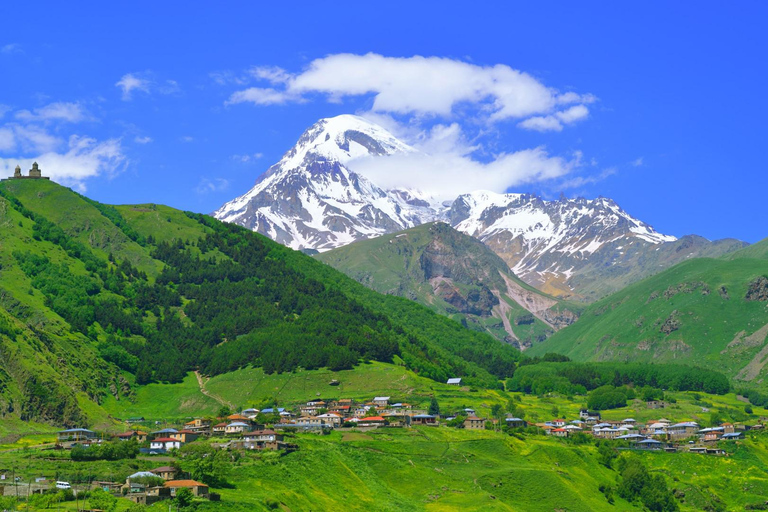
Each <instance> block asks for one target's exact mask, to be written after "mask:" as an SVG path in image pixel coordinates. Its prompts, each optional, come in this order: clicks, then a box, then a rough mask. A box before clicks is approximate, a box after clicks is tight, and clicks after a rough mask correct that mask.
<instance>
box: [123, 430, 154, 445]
mask: <svg viewBox="0 0 768 512" xmlns="http://www.w3.org/2000/svg"><path fill="white" fill-rule="evenodd" d="M115 438H116V439H117V440H118V441H130V440H131V439H134V440H136V442H139V443H143V442H144V441H146V440H147V433H146V432H142V431H141V430H133V431H131V432H123V433H122V434H117V435H116V436H115Z"/></svg>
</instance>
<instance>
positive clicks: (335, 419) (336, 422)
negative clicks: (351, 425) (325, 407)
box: [316, 412, 344, 428]
mask: <svg viewBox="0 0 768 512" xmlns="http://www.w3.org/2000/svg"><path fill="white" fill-rule="evenodd" d="M316 417H317V418H319V419H320V420H322V421H323V423H325V424H326V425H327V426H329V427H331V428H336V427H340V426H341V424H342V422H343V421H344V420H343V418H342V417H341V415H340V414H336V413H335V412H327V413H325V414H318V415H317V416H316Z"/></svg>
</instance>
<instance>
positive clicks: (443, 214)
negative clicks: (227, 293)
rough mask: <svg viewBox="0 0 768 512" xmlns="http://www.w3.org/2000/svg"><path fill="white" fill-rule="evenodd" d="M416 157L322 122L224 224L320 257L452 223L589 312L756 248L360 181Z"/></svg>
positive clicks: (356, 120)
mask: <svg viewBox="0 0 768 512" xmlns="http://www.w3.org/2000/svg"><path fill="white" fill-rule="evenodd" d="M414 152H416V150H415V149H414V148H412V147H410V146H408V145H407V144H405V143H404V142H402V141H400V140H398V139H397V138H395V137H394V136H393V135H392V134H391V133H389V132H387V131H386V130H385V129H383V128H382V127H380V126H377V125H376V124H374V123H371V122H369V121H367V120H365V119H363V118H360V117H356V116H349V115H342V116H338V117H334V118H329V119H321V120H320V121H318V122H317V123H315V124H314V125H313V126H311V127H310V128H309V129H308V130H306V131H305V132H304V134H303V135H302V136H301V137H300V138H299V140H298V142H297V143H296V145H295V146H294V147H293V148H292V149H291V150H289V151H288V152H287V153H286V154H285V155H284V156H283V158H282V159H281V160H280V161H279V162H278V163H276V164H275V165H273V166H272V167H270V168H269V169H268V170H267V171H266V172H265V173H264V174H263V175H261V176H260V177H259V179H258V180H257V182H256V184H255V186H254V187H253V188H252V189H251V190H250V191H248V192H247V193H246V194H244V195H242V196H240V197H238V198H236V199H234V200H232V201H230V202H228V203H226V204H225V205H223V206H222V207H221V208H220V209H218V210H217V211H216V212H214V214H213V215H214V216H215V217H216V218H218V219H220V220H223V221H226V222H232V223H235V224H239V225H241V226H245V227H247V228H249V229H251V230H254V231H257V232H259V233H261V234H264V235H266V236H268V237H270V238H271V239H273V240H276V241H278V242H280V243H282V244H284V245H287V246H289V247H292V248H295V249H303V250H307V251H309V252H314V251H320V252H323V251H327V250H330V249H333V248H337V247H341V246H344V245H347V244H349V243H352V242H355V241H358V240H366V239H371V238H375V237H377V236H381V235H383V234H388V233H394V232H398V231H401V230H403V229H408V228H410V227H414V226H418V225H421V224H424V223H426V222H432V221H435V220H441V221H445V222H448V223H449V224H450V225H451V226H453V227H454V228H456V229H458V230H459V231H461V232H463V233H466V234H468V235H471V236H474V237H475V238H478V239H479V240H481V241H482V242H484V243H485V244H486V245H488V246H489V247H490V248H491V249H492V250H493V251H494V252H496V254H498V255H499V256H500V257H501V258H502V259H503V260H504V261H505V262H506V263H507V265H508V266H509V267H511V268H512V271H513V272H514V273H515V274H516V275H518V276H519V277H520V278H521V279H523V280H524V281H525V282H526V283H528V284H530V285H533V286H535V287H537V288H539V289H541V290H543V291H545V292H546V293H549V294H552V295H557V296H560V297H563V298H568V297H571V298H574V299H576V300H583V301H587V302H590V301H594V300H596V299H598V298H600V297H602V296H605V295H607V294H609V293H612V292H614V291H616V290H619V289H621V288H622V287H624V286H626V285H627V284H629V283H631V282H635V281H637V280H639V279H642V278H643V277H646V276H648V275H652V274H655V273H656V272H658V271H659V270H662V269H664V268H667V267H668V266H670V265H673V264H675V263H679V262H680V261H684V260H685V259H688V258H692V257H703V256H706V257H716V256H719V255H722V254H725V253H728V252H732V251H734V250H737V249H740V248H741V247H743V246H744V245H745V244H744V243H743V242H739V241H737V240H722V241H716V242H710V241H708V240H705V239H704V238H701V237H696V236H688V237H683V238H682V239H680V240H677V239H676V238H675V237H672V236H668V235H663V234H661V233H658V232H656V231H655V230H654V229H653V228H652V227H651V226H649V225H648V224H646V223H644V222H642V221H641V220H638V219H635V218H634V217H632V216H631V215H629V214H628V213H627V212H625V211H624V210H622V209H621V208H620V207H619V206H618V205H617V204H616V203H615V202H613V201H611V200H610V199H606V198H597V199H593V200H588V199H582V198H578V199H566V198H560V199H559V200H556V201H547V200H544V199H542V198H540V197H537V196H535V195H530V194H497V193H493V192H485V191H476V192H471V191H469V190H468V191H467V192H468V193H467V194H463V195H461V196H459V197H458V198H456V199H455V200H454V201H449V202H446V203H439V202H438V201H436V200H435V199H433V198H432V197H431V196H430V193H429V191H418V190H413V189H395V190H385V189H384V188H381V187H379V186H377V185H376V184H375V183H373V182H372V181H371V180H370V179H368V178H366V177H365V176H363V175H361V174H358V173H356V172H354V171H352V170H350V169H351V168H355V166H354V164H355V161H356V160H357V159H361V158H386V157H387V156H391V155H402V154H408V153H414Z"/></svg>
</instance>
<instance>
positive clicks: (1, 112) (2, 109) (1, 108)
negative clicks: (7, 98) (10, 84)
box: [0, 103, 13, 119]
mask: <svg viewBox="0 0 768 512" xmlns="http://www.w3.org/2000/svg"><path fill="white" fill-rule="evenodd" d="M11 110H13V109H12V108H11V107H10V106H8V105H3V104H2V103H0V119H2V118H3V117H5V114H7V113H8V112H10V111H11Z"/></svg>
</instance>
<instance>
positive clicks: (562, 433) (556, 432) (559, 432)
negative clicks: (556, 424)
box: [549, 428, 568, 437]
mask: <svg viewBox="0 0 768 512" xmlns="http://www.w3.org/2000/svg"><path fill="white" fill-rule="evenodd" d="M549 434H550V435H553V436H556V437H568V430H566V429H564V428H553V429H552V430H550V431H549Z"/></svg>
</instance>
